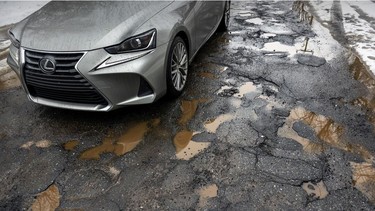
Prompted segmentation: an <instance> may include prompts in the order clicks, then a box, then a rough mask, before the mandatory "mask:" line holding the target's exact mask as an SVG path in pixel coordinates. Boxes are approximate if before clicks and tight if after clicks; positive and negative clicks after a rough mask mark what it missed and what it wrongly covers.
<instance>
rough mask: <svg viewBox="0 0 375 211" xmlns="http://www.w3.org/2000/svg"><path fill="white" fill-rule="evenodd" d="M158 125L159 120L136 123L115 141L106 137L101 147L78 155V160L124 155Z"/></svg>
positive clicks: (110, 137)
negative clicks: (109, 154)
mask: <svg viewBox="0 0 375 211" xmlns="http://www.w3.org/2000/svg"><path fill="white" fill-rule="evenodd" d="M159 124H160V119H153V120H151V121H145V122H141V123H137V124H135V125H134V126H133V127H130V128H129V129H128V130H127V131H126V132H125V133H124V134H122V135H121V136H120V137H118V138H117V139H115V138H113V137H112V136H108V137H106V138H105V139H104V140H103V143H102V144H101V145H99V146H96V147H93V148H91V149H88V150H86V151H84V152H83V153H82V154H81V155H80V159H87V160H92V159H94V160H98V159H100V155H101V154H104V153H114V154H115V155H117V156H121V155H124V154H126V153H128V152H130V151H132V150H133V149H134V148H135V147H136V146H137V145H138V144H139V143H140V142H141V141H142V140H143V138H144V136H145V135H146V134H147V133H148V132H149V130H150V129H152V128H154V127H156V126H158V125H159ZM114 140H116V141H114Z"/></svg>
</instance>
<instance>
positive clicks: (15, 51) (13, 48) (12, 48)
mask: <svg viewBox="0 0 375 211" xmlns="http://www.w3.org/2000/svg"><path fill="white" fill-rule="evenodd" d="M9 54H10V56H11V57H12V59H13V60H14V61H15V62H16V64H17V65H18V60H19V57H18V55H19V48H17V47H16V46H14V44H12V45H10V47H9Z"/></svg>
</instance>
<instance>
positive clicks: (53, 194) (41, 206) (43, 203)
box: [31, 185, 60, 211]
mask: <svg viewBox="0 0 375 211" xmlns="http://www.w3.org/2000/svg"><path fill="white" fill-rule="evenodd" d="M59 206H60V193H59V189H58V187H57V186H56V185H51V186H49V187H48V188H47V190H45V191H43V192H41V193H39V194H38V196H37V197H36V200H35V201H34V203H33V204H32V205H31V210H32V211H39V210H40V211H42V210H56V209H57V208H58V207H59Z"/></svg>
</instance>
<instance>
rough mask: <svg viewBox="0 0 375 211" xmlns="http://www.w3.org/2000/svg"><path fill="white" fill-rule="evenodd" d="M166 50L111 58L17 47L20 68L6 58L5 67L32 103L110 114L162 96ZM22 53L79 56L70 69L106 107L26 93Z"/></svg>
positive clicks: (103, 53)
mask: <svg viewBox="0 0 375 211" xmlns="http://www.w3.org/2000/svg"><path fill="white" fill-rule="evenodd" d="M167 48H168V44H164V45H161V46H158V47H157V48H155V49H152V50H150V51H149V52H146V53H142V52H141V53H138V54H137V53H133V54H131V53H130V54H118V55H111V54H108V53H107V52H106V51H105V50H104V49H97V50H92V51H87V52H43V51H38V50H33V49H24V48H22V47H21V48H20V55H19V58H20V65H19V66H18V65H17V64H16V62H15V61H14V60H13V59H12V57H11V56H9V57H8V64H9V65H10V66H11V67H12V69H13V70H14V71H15V72H16V73H17V75H18V76H19V77H20V80H21V82H22V85H23V88H24V90H25V91H26V93H27V95H28V98H29V99H30V100H31V101H33V102H35V103H38V104H42V105H46V106H52V107H57V108H65V109H73V110H86V111H110V110H113V109H116V108H119V107H123V106H128V105H138V104H148V103H152V102H154V101H155V100H157V99H158V98H160V97H161V96H163V95H164V94H165V93H166V77H165V76H166V73H165V62H166V59H165V58H166V53H167ZM26 51H30V52H37V53H41V54H42V55H48V54H50V55H52V56H53V55H54V54H55V53H58V54H60V55H61V54H67V55H68V54H70V53H82V54H83V56H82V57H81V58H80V59H79V61H78V62H77V63H76V64H75V66H74V68H75V70H76V71H77V72H78V73H79V74H80V75H81V76H82V77H83V78H84V79H86V81H87V82H88V83H89V84H90V85H91V86H92V88H94V89H95V90H96V91H97V92H98V93H99V94H100V95H101V96H102V97H103V98H104V99H105V101H106V102H107V104H92V103H81V102H79V103H77V102H67V101H64V100H59V99H58V98H56V97H54V98H53V99H51V98H48V97H45V96H38V94H35V93H34V92H33V91H32V90H30V85H29V82H28V79H27V76H25V71H24V70H25V63H27V60H28V59H27V58H26V54H25V52H26ZM136 55H138V56H136ZM129 58H130V59H129ZM116 61H117V62H116ZM46 83H47V82H46ZM57 84H58V83H57ZM82 97H84V96H82Z"/></svg>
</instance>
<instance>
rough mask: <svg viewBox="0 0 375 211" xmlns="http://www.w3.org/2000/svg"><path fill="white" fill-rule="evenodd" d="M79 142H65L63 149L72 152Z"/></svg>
mask: <svg viewBox="0 0 375 211" xmlns="http://www.w3.org/2000/svg"><path fill="white" fill-rule="evenodd" d="M78 144H79V142H78V141H77V140H71V141H68V142H66V143H65V144H64V145H63V147H64V149H65V150H67V151H72V150H74V149H75V148H76V147H77V146H78Z"/></svg>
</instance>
